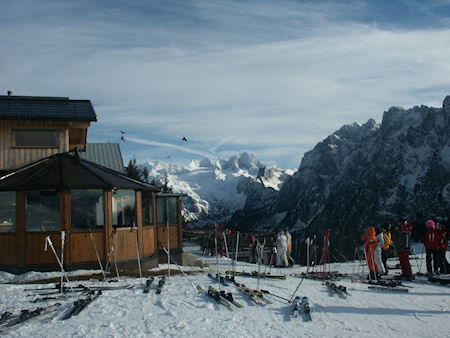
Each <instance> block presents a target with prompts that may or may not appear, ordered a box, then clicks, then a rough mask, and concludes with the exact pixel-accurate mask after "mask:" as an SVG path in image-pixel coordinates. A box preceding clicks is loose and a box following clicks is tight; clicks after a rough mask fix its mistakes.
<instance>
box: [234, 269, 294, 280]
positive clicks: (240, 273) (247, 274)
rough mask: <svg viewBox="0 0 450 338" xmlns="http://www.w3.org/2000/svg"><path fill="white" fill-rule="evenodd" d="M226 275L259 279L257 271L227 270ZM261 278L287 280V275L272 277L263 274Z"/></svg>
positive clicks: (260, 275)
mask: <svg viewBox="0 0 450 338" xmlns="http://www.w3.org/2000/svg"><path fill="white" fill-rule="evenodd" d="M225 273H226V274H227V275H233V276H245V277H255V278H257V277H258V272H257V271H252V272H245V271H234V272H233V271H230V270H227V271H225ZM259 277H260V278H272V279H282V280H286V275H271V274H268V273H261V274H259Z"/></svg>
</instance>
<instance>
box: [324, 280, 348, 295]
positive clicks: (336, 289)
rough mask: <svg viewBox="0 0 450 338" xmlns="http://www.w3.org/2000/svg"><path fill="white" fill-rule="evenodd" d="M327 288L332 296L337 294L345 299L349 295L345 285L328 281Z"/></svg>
mask: <svg viewBox="0 0 450 338" xmlns="http://www.w3.org/2000/svg"><path fill="white" fill-rule="evenodd" d="M325 285H326V287H327V288H328V291H329V292H330V294H337V295H339V296H340V297H345V296H347V295H349V293H348V292H347V288H346V287H345V286H343V285H337V284H336V283H333V282H329V281H326V282H325Z"/></svg>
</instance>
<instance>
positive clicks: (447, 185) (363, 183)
mask: <svg viewBox="0 0 450 338" xmlns="http://www.w3.org/2000/svg"><path fill="white" fill-rule="evenodd" d="M449 135H450V96H447V97H446V98H445V100H444V102H443V107H442V108H432V107H427V106H420V107H419V106H415V107H413V108H410V109H406V110H405V109H403V108H400V107H392V108H390V109H389V110H387V111H385V112H384V114H383V119H382V122H381V123H380V124H377V123H376V122H375V121H374V120H369V121H367V122H366V123H364V124H362V125H361V124H358V123H353V124H351V125H345V126H343V127H342V128H340V129H339V130H337V131H336V132H334V133H333V134H332V135H330V136H328V137H327V138H326V139H324V140H323V141H321V142H319V143H318V144H317V145H316V146H315V147H314V149H313V150H311V151H309V152H307V153H306V154H305V155H304V157H303V159H302V161H301V164H300V167H299V169H298V171H297V172H296V173H295V174H294V175H292V176H291V177H289V178H288V179H287V181H286V182H285V183H284V184H283V186H282V187H281V189H280V191H279V192H277V193H275V194H274V196H272V195H271V196H270V198H269V199H268V200H266V201H264V202H263V201H262V200H261V198H262V197H263V194H262V193H261V192H258V194H255V195H252V196H249V197H248V198H247V200H246V203H245V205H244V208H243V209H242V210H240V211H238V212H237V213H235V214H234V215H233V217H232V218H231V220H230V224H231V225H233V226H236V227H242V226H244V225H245V227H248V228H265V229H273V228H276V227H281V226H282V227H288V228H290V229H291V230H292V231H293V232H296V233H298V234H301V235H302V236H307V235H311V234H322V230H324V229H326V228H331V229H332V239H335V240H336V239H339V238H340V239H342V240H341V241H340V245H339V246H340V247H344V246H345V243H346V242H347V244H348V242H349V241H353V240H357V239H358V238H359V236H360V232H361V230H362V228H364V227H366V226H368V225H371V224H382V223H384V222H391V223H396V222H397V220H398V219H399V218H400V217H405V218H407V219H409V220H410V222H415V223H417V224H420V225H422V224H423V222H424V221H425V220H426V219H428V218H431V217H440V218H441V219H443V220H444V221H446V220H447V221H448V218H449V215H450V137H449ZM275 195H276V196H275ZM418 228H420V226H419V227H418ZM335 242H336V241H335ZM352 247H353V246H352Z"/></svg>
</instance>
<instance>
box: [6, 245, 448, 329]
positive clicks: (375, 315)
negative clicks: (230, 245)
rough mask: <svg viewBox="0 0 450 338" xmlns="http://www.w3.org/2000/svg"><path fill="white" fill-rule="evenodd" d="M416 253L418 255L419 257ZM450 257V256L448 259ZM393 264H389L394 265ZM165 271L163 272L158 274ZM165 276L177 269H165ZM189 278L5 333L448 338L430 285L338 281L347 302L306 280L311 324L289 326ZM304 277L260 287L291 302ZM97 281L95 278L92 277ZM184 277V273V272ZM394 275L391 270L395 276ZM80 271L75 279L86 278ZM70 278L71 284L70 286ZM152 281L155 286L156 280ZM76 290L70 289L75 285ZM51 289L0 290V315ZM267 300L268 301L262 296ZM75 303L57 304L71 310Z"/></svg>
mask: <svg viewBox="0 0 450 338" xmlns="http://www.w3.org/2000/svg"><path fill="white" fill-rule="evenodd" d="M185 250H186V251H190V252H191V253H192V254H194V255H196V257H197V258H198V259H201V260H203V261H205V262H206V263H208V264H210V265H211V266H210V272H212V273H215V271H216V265H215V264H216V259H215V258H214V257H206V256H200V255H199V254H198V248H197V247H195V246H188V247H186V248H185ZM418 251H419V250H418ZM447 254H448V253H447ZM395 263H396V262H395V260H392V261H390V262H389V264H390V265H393V264H395ZM411 265H412V267H413V269H414V270H415V271H418V270H419V269H421V271H422V272H425V263H424V261H423V257H422V255H419V257H418V258H417V260H416V259H414V258H411ZM229 267H230V260H228V259H226V258H221V259H219V266H218V268H219V271H221V272H223V271H225V270H228V269H229ZM160 268H161V269H167V265H166V266H160ZM329 268H330V269H331V270H338V271H339V272H341V273H344V272H346V273H358V274H360V275H361V276H362V275H363V274H366V273H367V269H365V270H364V271H363V270H362V267H361V266H360V265H359V264H358V262H356V263H340V264H332V265H331V266H330V267H329ZM171 269H176V266H174V265H173V266H172V265H171ZM183 269H186V271H188V270H191V271H190V273H189V274H188V275H187V278H186V277H184V276H183V275H180V274H178V275H172V276H171V277H170V278H169V282H168V283H167V284H166V286H165V287H164V289H163V291H162V293H161V294H160V295H157V294H155V289H156V285H155V284H156V283H154V285H153V287H152V289H151V291H150V293H148V294H143V292H142V290H143V284H144V283H145V279H144V278H143V279H139V278H126V277H123V278H121V281H120V282H119V283H114V284H133V285H135V287H134V288H133V289H122V290H112V291H104V292H103V295H102V296H100V297H99V298H98V299H97V300H95V301H94V302H93V303H91V304H90V305H89V306H88V307H87V308H86V309H85V310H84V311H82V312H81V313H80V314H79V315H78V316H76V317H72V318H70V319H69V320H66V321H61V320H60V317H61V314H62V311H59V312H57V313H56V314H53V315H50V316H48V317H44V318H42V319H41V320H35V321H30V322H28V323H27V324H25V325H23V326H20V327H18V328H16V329H14V330H12V331H10V332H8V335H9V336H11V337H25V336H26V337H47V336H51V337H67V336H70V337H87V336H89V337H94V336H95V337H146V336H151V337H158V336H161V337H173V336H187V337H305V336H306V337H444V336H446V337H450V311H449V309H450V288H449V287H445V286H441V285H436V284H431V283H419V282H417V281H416V282H408V283H405V284H406V285H408V286H410V287H411V288H410V289H409V293H389V292H382V291H371V290H369V289H368V288H367V285H366V284H363V283H359V282H352V281H351V280H350V279H341V280H339V281H338V282H337V284H339V285H344V286H346V287H347V289H348V292H349V293H350V294H351V295H350V296H347V297H346V298H341V297H339V296H337V295H334V296H333V295H330V294H329V293H328V291H327V289H326V287H325V286H323V285H322V283H321V281H315V280H309V279H305V280H304V281H303V283H302V284H301V286H300V288H299V290H298V292H297V294H298V295H306V296H308V297H309V300H310V304H311V315H312V321H311V322H305V321H303V319H302V318H296V319H291V318H290V313H291V305H289V304H287V302H285V301H282V300H280V299H278V298H271V300H272V301H273V304H268V305H264V306H261V305H255V304H253V303H251V302H250V301H249V300H248V299H247V298H246V297H245V296H244V295H243V294H242V293H241V292H240V291H239V290H237V289H236V288H235V287H234V286H233V285H230V286H227V287H222V288H223V289H225V290H227V291H231V292H232V293H233V295H234V297H235V299H236V300H237V301H239V302H240V303H242V304H244V305H245V307H243V308H241V309H238V308H234V309H233V310H229V309H227V308H225V307H224V306H223V305H220V304H217V303H214V302H212V301H211V300H210V299H209V298H208V297H207V296H205V295H202V294H198V293H197V291H196V290H195V289H194V286H193V285H192V284H199V285H201V286H203V288H207V287H208V285H210V284H214V285H215V286H216V287H217V283H214V282H213V281H212V280H211V279H210V278H208V277H207V272H208V270H207V269H206V270H204V271H203V272H196V271H192V270H196V269H197V268H189V267H183ZM256 269H257V266H256V265H253V264H249V263H243V262H239V263H238V266H237V270H238V271H243V270H246V271H254V270H256ZM264 270H266V272H268V271H269V269H268V268H264V267H263V268H262V271H263V272H264ZM303 271H306V269H305V268H304V267H293V268H288V269H272V270H271V273H272V274H286V275H287V279H286V280H271V279H270V280H269V279H261V281H260V287H261V288H262V289H267V290H270V291H271V292H272V293H274V294H278V295H280V296H283V297H286V298H290V297H291V296H292V293H293V292H294V290H295V288H296V286H297V285H298V283H299V281H300V278H297V277H294V276H290V274H292V273H298V272H303ZM91 272H96V273H98V272H99V271H91ZM188 272H189V271H188ZM397 272H398V270H392V273H397ZM86 273H87V271H79V272H78V274H86ZM75 275H77V273H73V274H72V275H71V276H69V278H70V279H73V280H75V279H76V278H75ZM54 276H58V274H57V273H50V274H49V273H36V272H34V273H28V274H26V275H22V276H13V275H10V274H7V273H5V272H0V282H3V283H11V282H24V281H31V280H35V279H38V278H48V277H54ZM158 279H159V278H157V279H156V280H158ZM237 281H238V282H240V283H243V284H246V285H247V286H248V287H250V288H256V287H257V279H256V278H251V277H238V278H237ZM78 283H79V282H76V281H74V282H73V285H77V284H78ZM83 284H85V285H101V283H100V282H96V281H93V280H91V281H83ZM51 285H52V284H38V285H36V284H20V285H18V284H1V285H0V290H1V292H0V312H1V313H3V312H4V311H6V310H9V311H11V312H18V311H20V310H21V309H34V308H36V307H37V306H42V303H38V304H35V303H32V302H31V301H32V300H33V299H35V298H37V296H36V295H31V293H30V292H27V291H25V289H28V288H36V287H46V286H51ZM267 297H268V298H269V297H271V296H267ZM72 302H73V299H69V300H65V301H63V303H64V304H63V307H64V306H69V305H70V304H71V303H72Z"/></svg>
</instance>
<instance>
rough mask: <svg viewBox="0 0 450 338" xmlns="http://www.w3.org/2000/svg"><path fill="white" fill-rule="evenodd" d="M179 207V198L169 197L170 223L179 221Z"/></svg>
mask: <svg viewBox="0 0 450 338" xmlns="http://www.w3.org/2000/svg"><path fill="white" fill-rule="evenodd" d="M177 216H178V208H177V198H176V197H169V223H170V224H177V223H178V217H177Z"/></svg>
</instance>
